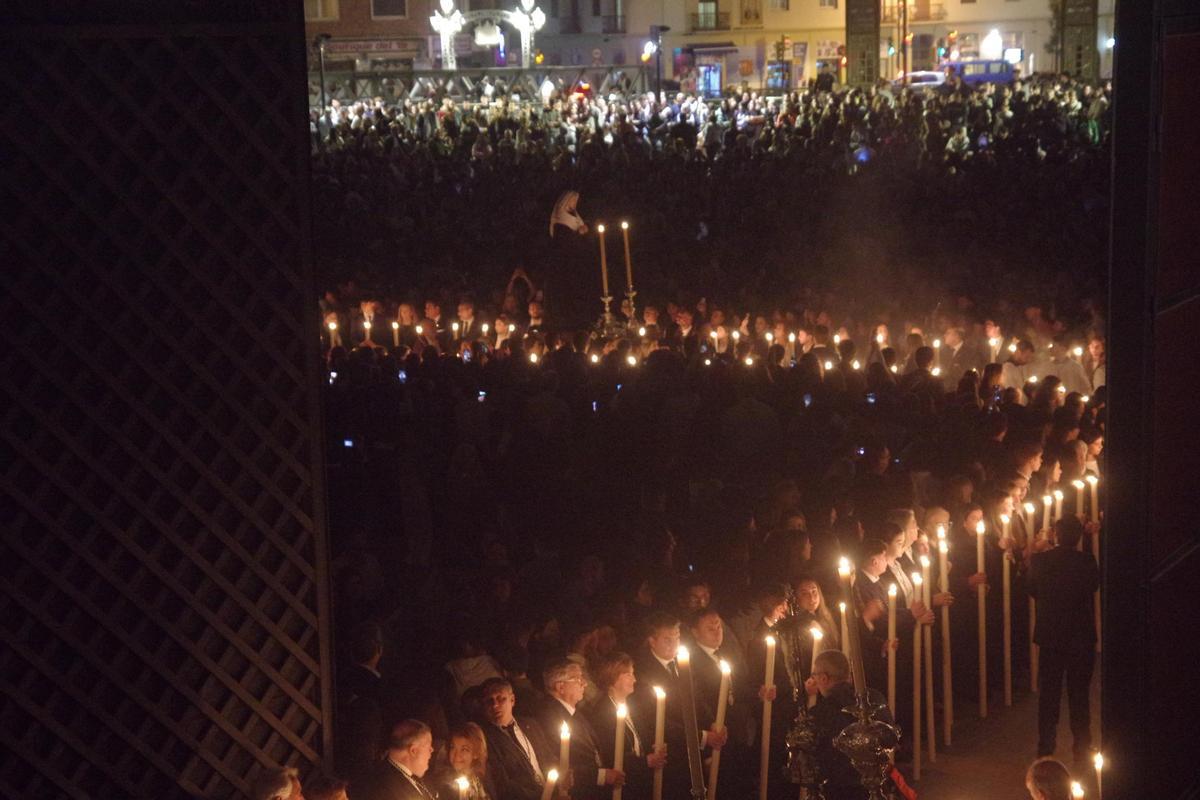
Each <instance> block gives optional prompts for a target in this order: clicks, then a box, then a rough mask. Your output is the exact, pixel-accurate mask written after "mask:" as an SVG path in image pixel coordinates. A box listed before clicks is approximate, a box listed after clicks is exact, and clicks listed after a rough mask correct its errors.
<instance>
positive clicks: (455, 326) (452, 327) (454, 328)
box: [450, 322, 462, 339]
mask: <svg viewBox="0 0 1200 800" xmlns="http://www.w3.org/2000/svg"><path fill="white" fill-rule="evenodd" d="M450 330H452V331H454V338H455V339H457V338H458V332H459V331H460V330H462V327H461V326H460V325H459V324H458V323H457V322H455V323H452V324H451V325H450Z"/></svg>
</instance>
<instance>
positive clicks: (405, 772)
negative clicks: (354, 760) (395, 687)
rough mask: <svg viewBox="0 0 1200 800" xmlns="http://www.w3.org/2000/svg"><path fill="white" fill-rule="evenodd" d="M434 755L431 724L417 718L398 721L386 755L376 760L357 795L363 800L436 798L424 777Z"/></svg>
mask: <svg viewBox="0 0 1200 800" xmlns="http://www.w3.org/2000/svg"><path fill="white" fill-rule="evenodd" d="M432 756H433V734H432V733H431V732H430V730H429V726H428V725H426V724H425V723H424V722H420V721H419V720H415V719H406V720H404V721H403V722H400V723H398V724H397V725H396V727H394V728H392V732H391V735H390V736H389V737H388V742H387V754H386V757H385V758H384V759H383V760H382V761H380V762H378V763H376V765H375V767H374V769H372V770H371V773H370V774H369V776H368V777H367V779H366V781H365V782H364V784H365V785H364V786H363V788H362V789H359V790H356V791H355V793H354V796H355V798H358V797H359V796H360V794H361V796H362V798H363V800H436V798H437V795H436V794H434V793H433V791H432V790H430V789H429V788H428V787H427V786H425V783H424V781H422V780H421V778H422V777H423V776H424V775H425V773H426V771H428V769H429V759H430V758H431V757H432Z"/></svg>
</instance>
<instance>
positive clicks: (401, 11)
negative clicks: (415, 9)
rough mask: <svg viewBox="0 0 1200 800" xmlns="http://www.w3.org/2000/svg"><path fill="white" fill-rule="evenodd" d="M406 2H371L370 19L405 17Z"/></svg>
mask: <svg viewBox="0 0 1200 800" xmlns="http://www.w3.org/2000/svg"><path fill="white" fill-rule="evenodd" d="M407 16H408V0H371V18H372V19H386V18H389V17H407Z"/></svg>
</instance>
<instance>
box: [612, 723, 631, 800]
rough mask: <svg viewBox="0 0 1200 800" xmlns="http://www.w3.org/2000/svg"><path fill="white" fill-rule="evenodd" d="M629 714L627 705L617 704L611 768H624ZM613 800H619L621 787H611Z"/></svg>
mask: <svg viewBox="0 0 1200 800" xmlns="http://www.w3.org/2000/svg"><path fill="white" fill-rule="evenodd" d="M627 716H629V707H628V706H626V705H625V704H624V703H618V704H617V738H616V741H615V742H614V743H613V769H615V770H623V769H625V718H626V717H627ZM612 796H613V800H621V787H620V786H615V787H613V793H612Z"/></svg>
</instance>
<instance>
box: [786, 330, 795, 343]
mask: <svg viewBox="0 0 1200 800" xmlns="http://www.w3.org/2000/svg"><path fill="white" fill-rule="evenodd" d="M788 341H789V342H791V343H792V344H795V343H796V334H794V333H789V334H788Z"/></svg>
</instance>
